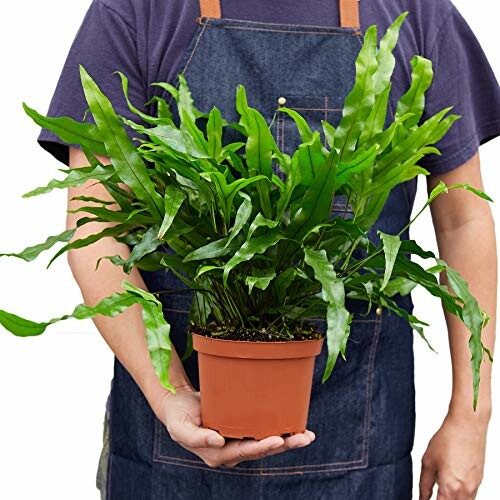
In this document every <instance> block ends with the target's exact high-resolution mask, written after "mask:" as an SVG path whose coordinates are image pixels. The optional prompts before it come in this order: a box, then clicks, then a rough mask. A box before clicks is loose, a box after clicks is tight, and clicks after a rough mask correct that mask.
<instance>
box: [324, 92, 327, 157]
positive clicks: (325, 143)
mask: <svg viewBox="0 0 500 500" xmlns="http://www.w3.org/2000/svg"><path fill="white" fill-rule="evenodd" d="M327 121H328V96H325V122H327ZM324 136H325V137H324V146H325V148H326V146H327V145H328V143H327V141H326V134H324Z"/></svg>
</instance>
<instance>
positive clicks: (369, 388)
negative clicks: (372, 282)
mask: <svg viewBox="0 0 500 500" xmlns="http://www.w3.org/2000/svg"><path fill="white" fill-rule="evenodd" d="M381 329H382V317H380V318H379V320H378V321H377V325H376V327H375V335H374V339H373V344H372V346H371V349H370V357H369V361H368V363H369V367H368V383H367V385H366V410H365V432H364V439H363V458H364V460H366V463H368V456H369V435H370V419H371V409H372V393H373V372H374V368H375V353H376V350H377V345H378V339H379V336H380V331H381Z"/></svg>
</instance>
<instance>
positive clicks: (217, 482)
mask: <svg viewBox="0 0 500 500" xmlns="http://www.w3.org/2000/svg"><path fill="white" fill-rule="evenodd" d="M340 13H341V16H340V17H341V26H340V27H328V26H309V25H307V26H306V25H298V24H274V23H266V22H254V21H246V20H240V19H225V18H223V17H221V10H220V5H219V2H218V1H217V0H216V1H214V0H201V1H200V14H201V15H200V17H199V18H198V19H197V23H198V24H197V29H196V32H195V34H194V36H193V38H192V41H191V44H190V46H189V48H188V50H187V52H186V54H185V55H184V59H183V61H182V63H181V66H180V67H179V68H178V71H177V72H176V74H177V73H182V74H183V75H185V77H186V80H187V82H188V85H189V87H190V89H191V91H192V93H193V97H194V100H195V103H197V106H198V107H199V109H200V110H201V111H204V112H208V111H209V110H210V109H211V107H212V106H213V105H216V106H217V107H218V108H219V109H220V110H221V112H222V114H223V116H224V117H225V118H226V119H227V120H228V121H237V120H238V115H237V113H236V110H235V107H234V99H235V91H236V86H237V85H238V84H240V83H242V84H244V85H245V87H246V90H247V95H248V98H249V104H250V106H253V107H255V108H257V109H258V110H259V111H260V112H261V113H262V114H263V115H264V116H265V118H266V119H267V120H268V123H269V124H271V123H272V128H271V130H272V133H273V135H274V136H275V138H276V141H277V144H278V146H279V148H280V149H281V150H282V151H284V152H286V153H290V152H291V151H293V149H294V148H296V146H297V145H298V144H299V141H300V138H299V135H298V133H297V131H296V127H295V124H294V122H293V121H292V120H291V119H290V118H289V117H288V115H286V114H285V113H278V114H277V117H276V119H275V121H274V122H272V118H273V115H274V114H275V110H276V108H277V107H278V100H279V102H280V103H281V104H282V103H283V101H284V100H286V106H287V107H289V108H292V109H295V110H297V111H298V112H299V113H301V114H302V115H303V116H304V117H305V118H306V119H307V121H308V122H309V123H310V124H311V125H312V128H313V129H316V130H319V131H321V120H323V119H324V120H327V121H329V122H331V123H332V124H333V125H334V126H337V125H338V123H339V121H340V118H341V106H342V103H343V102H344V99H345V97H346V95H347V93H348V91H349V90H350V88H351V87H352V85H353V83H354V77H355V66H354V62H355V59H356V57H357V54H358V52H359V50H360V48H361V46H362V43H363V38H362V35H363V33H362V31H361V30H360V28H359V13H358V2H357V0H340ZM157 91H158V90H157ZM152 92H154V89H153V90H152ZM151 97H152V96H151ZM280 98H284V99H280ZM173 104H175V103H173ZM393 112H394V103H391V113H393ZM389 118H390V117H388V119H389ZM231 132H232V131H228V133H231ZM226 139H227V140H231V139H233V138H231V137H226ZM274 169H275V173H276V174H277V175H279V176H281V177H282V172H281V171H280V170H279V169H278V167H277V166H276V165H275V166H274ZM415 190H416V182H407V183H405V184H402V185H399V186H397V187H396V188H394V189H393V191H392V192H391V194H390V196H389V198H388V201H387V203H386V205H385V207H384V210H383V212H382V214H381V216H380V218H379V220H378V221H377V223H376V225H375V226H374V227H373V228H372V229H371V230H370V232H369V235H368V236H369V238H370V239H371V240H372V241H373V242H374V243H378V236H377V234H376V230H377V229H380V230H382V231H384V232H387V233H393V234H394V233H397V232H398V231H400V230H401V229H402V228H403V227H404V226H405V225H406V224H407V223H408V221H409V218H410V215H411V210H412V206H413V200H414V196H415ZM332 208H333V213H334V214H335V215H341V216H343V217H352V210H351V207H350V206H349V205H347V206H346V200H345V197H344V198H343V197H336V199H335V203H334V205H333V207H332ZM403 237H404V238H408V231H406V233H405V234H403ZM142 274H143V277H144V279H145V281H146V284H147V285H148V287H149V289H150V290H151V291H159V290H164V289H176V290H179V292H178V293H175V294H168V295H164V294H162V295H160V298H161V300H162V302H163V304H164V314H165V316H166V318H167V319H168V321H169V322H170V324H171V326H172V328H171V338H172V342H173V344H174V346H175V347H176V349H177V351H178V352H179V354H181V355H182V353H183V352H184V349H185V346H186V330H187V326H188V314H189V309H190V304H191V299H192V292H191V291H187V292H186V291H181V289H185V285H184V284H183V283H182V282H181V281H180V280H179V279H178V278H176V277H175V276H174V275H173V274H172V273H170V272H169V273H165V272H153V273H148V272H143V273H142ZM395 300H396V302H397V303H398V304H399V305H400V306H401V307H404V308H405V309H406V310H407V311H408V312H411V311H412V310H413V303H412V299H411V296H409V295H408V296H405V297H401V296H399V295H397V296H396V297H395ZM346 306H347V307H348V309H349V310H350V311H352V312H354V318H353V321H352V324H351V334H350V337H349V340H348V344H347V350H346V357H347V361H344V360H343V359H342V358H341V357H339V359H338V360H337V363H336V365H335V368H334V371H333V374H332V376H331V378H330V379H329V380H328V381H327V382H326V383H324V384H323V383H321V376H322V373H323V370H324V367H325V363H326V344H325V347H324V349H323V351H322V353H321V354H320V355H319V356H318V358H317V360H316V365H315V373H314V380H313V386H312V393H311V402H310V412H309V420H308V428H309V429H311V430H312V431H314V432H315V434H316V440H315V441H314V442H313V443H312V444H311V445H309V446H306V447H304V448H299V449H296V450H292V451H289V452H286V453H282V454H279V455H275V456H271V457H267V458H264V459H262V460H255V461H249V462H243V463H241V464H238V465H236V466H234V467H227V466H222V467H217V468H211V467H209V466H207V465H205V464H204V462H203V461H202V460H201V459H199V458H198V457H197V456H195V455H193V454H191V453H190V452H188V451H187V450H185V449H184V448H182V447H181V446H179V445H178V444H177V443H175V442H174V441H172V439H171V438H170V436H169V434H168V432H167V430H166V429H165V427H164V426H163V425H162V424H161V423H160V422H159V421H158V420H157V419H156V417H155V415H154V413H153V412H152V410H151V409H150V407H149V406H148V403H147V401H146V399H145V398H144V396H143V394H142V393H141V391H140V389H139V388H138V387H137V385H136V384H135V382H134V381H133V380H132V378H131V377H130V375H129V374H128V372H127V371H126V370H125V369H124V368H123V366H122V365H121V364H120V363H119V362H118V361H117V360H116V361H115V374H114V379H113V383H112V390H111V394H110V405H109V407H108V418H109V431H110V432H109V434H110V441H109V456H108V455H106V456H105V457H104V460H105V462H106V463H105V465H106V466H107V467H106V468H107V474H106V476H107V477H106V479H107V481H106V483H107V484H106V487H105V490H106V496H105V498H107V499H108V500H129V499H130V500H142V499H144V500H146V499H147V500H157V499H162V500H163V499H178V500H183V499H186V500H187V499H193V500H194V499H200V500H201V499H212V498H214V499H218V500H226V499H227V500H229V499H235V498H244V499H251V500H253V499H256V500H257V499H278V498H279V499H295V498H297V499H299V498H312V499H331V498H333V499H347V500H350V499H356V500H364V499H366V500H368V499H370V500H396V499H398V500H399V499H411V491H412V459H411V454H410V453H411V450H412V447H413V439H414V424H415V407H414V400H415V398H414V371H413V368H414V367H413V361H414V359H413V335H412V329H411V327H410V326H409V324H408V323H407V322H406V320H404V319H403V318H401V317H400V316H398V315H396V314H394V313H392V314H390V313H389V311H387V310H385V309H383V310H382V314H377V313H376V312H375V307H373V308H372V310H371V312H370V313H369V314H367V315H366V314H365V312H366V310H367V303H366V302H364V301H359V300H355V299H351V298H347V300H346ZM315 321H317V324H318V326H319V327H320V329H322V330H323V331H324V330H325V328H326V323H325V321H324V320H323V319H321V318H316V319H315ZM184 367H185V370H186V372H187V374H188V376H189V378H190V380H191V382H192V383H193V385H194V386H195V387H196V388H198V372H197V360H196V353H193V355H192V356H191V357H190V358H189V359H188V360H186V361H185V362H184ZM103 489H104V488H103Z"/></svg>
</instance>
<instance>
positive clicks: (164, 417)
mask: <svg viewBox="0 0 500 500" xmlns="http://www.w3.org/2000/svg"><path fill="white" fill-rule="evenodd" d="M200 410H201V405H200V393H199V392H195V391H194V390H192V389H184V390H179V389H178V390H177V393H176V395H175V396H174V395H173V394H171V393H166V394H165V396H164V397H163V398H162V400H161V402H160V404H159V405H158V409H157V411H155V413H156V414H157V416H158V418H159V419H160V420H161V421H162V422H163V424H164V425H165V427H166V428H167V431H168V432H169V434H170V437H171V438H172V439H173V440H174V441H176V442H177V443H178V444H180V445H181V446H182V447H183V448H185V449H186V450H189V451H190V452H192V453H194V454H195V455H198V456H199V457H200V458H201V459H202V460H203V461H204V462H205V463H206V464H207V465H209V466H210V467H218V466H221V465H226V466H234V465H236V464H238V463H240V462H244V461H246V460H257V459H260V458H264V457H267V456H270V455H275V454H277V453H281V452H284V451H287V450H291V449H293V448H299V447H302V446H307V445H308V444H310V443H311V442H312V441H314V439H315V436H314V433H313V432H311V431H309V430H306V431H305V432H304V433H301V434H294V435H293V436H290V437H286V438H282V437H280V436H271V437H268V438H266V439H262V440H261V441H254V440H251V439H242V440H240V439H234V440H233V439H231V440H225V439H224V437H222V436H221V435H220V434H219V433H218V432H216V431H213V430H210V429H204V428H202V427H201V414H200V413H201V412H200Z"/></svg>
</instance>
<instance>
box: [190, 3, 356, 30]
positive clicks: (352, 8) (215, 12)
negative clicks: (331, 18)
mask: <svg viewBox="0 0 500 500" xmlns="http://www.w3.org/2000/svg"><path fill="white" fill-rule="evenodd" d="M339 10H340V26H341V27H343V28H359V0H339ZM200 15H201V17H215V18H220V17H221V10H220V0H200Z"/></svg>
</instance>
